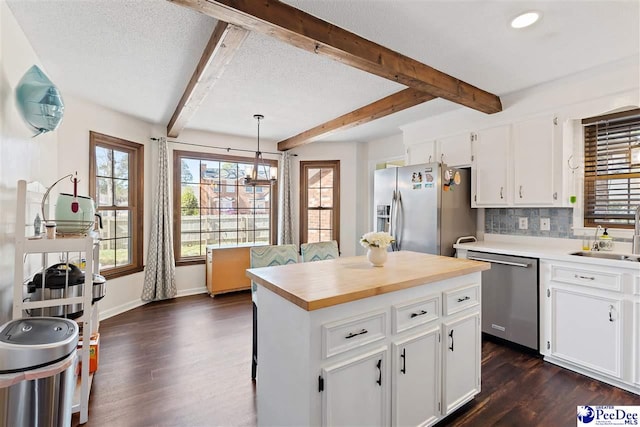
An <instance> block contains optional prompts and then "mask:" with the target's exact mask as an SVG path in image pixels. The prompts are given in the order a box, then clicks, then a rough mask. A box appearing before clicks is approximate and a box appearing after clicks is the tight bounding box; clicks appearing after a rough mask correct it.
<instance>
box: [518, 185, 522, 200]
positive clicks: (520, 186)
mask: <svg viewBox="0 0 640 427" xmlns="http://www.w3.org/2000/svg"><path fill="white" fill-rule="evenodd" d="M519 193H520V198H521V199H522V185H521V186H520V192H519Z"/></svg>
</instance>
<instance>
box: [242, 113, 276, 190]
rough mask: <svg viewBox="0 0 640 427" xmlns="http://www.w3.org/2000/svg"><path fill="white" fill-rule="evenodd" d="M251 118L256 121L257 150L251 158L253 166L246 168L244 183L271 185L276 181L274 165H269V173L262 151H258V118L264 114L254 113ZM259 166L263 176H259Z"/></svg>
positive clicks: (261, 117)
mask: <svg viewBox="0 0 640 427" xmlns="http://www.w3.org/2000/svg"><path fill="white" fill-rule="evenodd" d="M253 118H254V119H256V120H257V121H258V150H257V151H256V155H255V157H254V159H253V167H248V168H247V169H246V176H245V178H244V183H245V185H251V186H256V185H273V184H275V182H276V174H277V169H276V168H275V167H271V168H270V169H271V174H270V175H269V174H268V173H267V165H266V163H265V161H264V159H263V158H262V152H261V151H260V120H262V119H264V116H263V115H262V114H254V115H253ZM260 168H262V171H263V175H262V176H263V177H264V178H259V176H260ZM268 176H270V178H269V179H267V178H266V177H268Z"/></svg>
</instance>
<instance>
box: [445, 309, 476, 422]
mask: <svg viewBox="0 0 640 427" xmlns="http://www.w3.org/2000/svg"><path fill="white" fill-rule="evenodd" d="M442 341H443V343H444V345H443V348H442V351H443V352H444V357H443V358H442V360H443V361H444V379H443V381H444V387H443V398H444V414H443V415H447V414H450V413H451V412H452V411H454V410H456V409H457V408H458V407H460V406H461V405H463V404H464V403H465V402H467V401H468V400H470V399H471V398H473V396H475V395H476V394H478V393H479V392H480V351H481V350H480V313H477V312H476V313H474V314H470V315H468V316H465V317H462V318H460V319H457V320H454V321H451V322H446V323H444V336H443V337H442Z"/></svg>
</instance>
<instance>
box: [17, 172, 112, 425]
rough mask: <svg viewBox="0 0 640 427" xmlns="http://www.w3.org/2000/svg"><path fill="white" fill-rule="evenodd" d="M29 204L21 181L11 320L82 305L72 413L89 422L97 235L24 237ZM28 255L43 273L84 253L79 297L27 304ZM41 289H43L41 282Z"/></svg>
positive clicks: (96, 327)
mask: <svg viewBox="0 0 640 427" xmlns="http://www.w3.org/2000/svg"><path fill="white" fill-rule="evenodd" d="M30 205H31V206H32V207H33V205H34V202H33V200H29V198H28V191H27V183H26V181H23V180H21V181H18V197H17V208H16V238H15V274H14V294H13V318H14V319H18V318H21V317H25V316H26V314H27V310H31V309H37V308H44V307H54V306H68V305H70V304H78V303H82V308H83V312H82V315H81V316H79V317H78V318H76V319H74V320H75V321H76V322H77V323H78V325H79V326H80V327H81V329H82V332H81V333H80V339H81V340H82V342H83V346H82V349H81V350H79V353H80V357H81V359H82V361H83V363H82V368H81V371H80V375H79V377H78V381H77V387H76V393H75V395H74V402H73V407H72V411H73V412H74V413H76V412H79V413H80V423H81V424H84V423H86V422H87V421H88V419H89V394H90V391H91V383H92V379H93V378H92V375H90V374H89V352H90V348H91V346H90V337H91V334H93V333H95V332H97V331H98V308H97V303H92V300H93V275H92V273H99V262H98V260H99V259H100V257H99V255H100V253H99V251H100V241H99V236H98V235H97V234H95V235H94V234H92V233H93V232H90V233H89V235H87V236H79V237H57V238H56V239H45V238H44V236H43V237H41V238H38V239H34V238H33V237H29V236H27V223H26V217H27V213H28V212H27V208H28V207H29V206H30ZM28 254H41V261H39V262H38V269H39V271H41V272H43V273H44V270H46V269H47V267H48V266H50V265H51V264H55V263H57V262H60V254H62V257H63V259H64V260H65V262H66V263H70V259H71V258H70V257H71V256H72V255H75V254H78V258H81V256H82V254H84V255H85V256H84V257H85V259H86V265H85V275H84V284H83V285H82V286H83V292H82V296H79V297H72V298H58V299H46V300H41V301H26V300H25V299H24V285H25V283H26V281H28V279H29V277H25V275H26V276H31V274H29V273H27V272H25V260H26V258H27V255H28ZM54 256H55V257H56V259H55V260H53V258H54ZM43 276H44V274H43ZM43 282H44V280H43ZM42 286H44V283H43V284H42ZM67 286H68V285H67ZM78 286H79V285H78ZM65 290H66V289H65ZM65 294H67V292H65Z"/></svg>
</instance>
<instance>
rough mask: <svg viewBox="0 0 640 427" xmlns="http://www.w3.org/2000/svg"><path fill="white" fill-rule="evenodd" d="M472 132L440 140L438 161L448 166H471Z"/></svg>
mask: <svg viewBox="0 0 640 427" xmlns="http://www.w3.org/2000/svg"><path fill="white" fill-rule="evenodd" d="M472 138H473V134H472V133H470V132H465V133H461V134H458V135H453V136H449V137H446V138H442V139H438V140H437V143H436V148H437V160H439V161H441V162H442V163H445V164H446V165H447V166H453V167H463V166H471V161H472V158H471V139H472Z"/></svg>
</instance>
